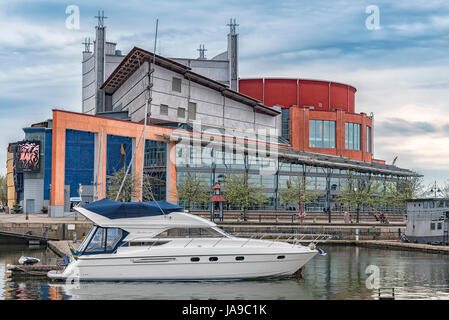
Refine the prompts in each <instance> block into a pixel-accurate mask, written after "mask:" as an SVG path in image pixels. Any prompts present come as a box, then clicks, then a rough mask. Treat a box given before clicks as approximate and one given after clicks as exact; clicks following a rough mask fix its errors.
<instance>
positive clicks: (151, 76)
mask: <svg viewBox="0 0 449 320" xmlns="http://www.w3.org/2000/svg"><path fill="white" fill-rule="evenodd" d="M158 22H159V19H156V32H155V34H154V49H153V62H151V59H149V60H148V62H149V68H148V69H149V70H148V74H147V75H148V76H149V78H148V80H149V81H148V82H149V83H148V87H147V89H148V97H147V101H146V103H145V114H144V115H145V116H144V121H143V141H144V143H143V146H142V170H141V172H140V202H142V201H143V171H144V167H145V146H146V143H145V141H146V140H145V139H146V128H147V119H148V110H150V115H151V100H152V99H151V95H152V92H153V90H152V88H153V79H154V69H153V66H154V65H155V60H156V43H157V28H158Z"/></svg>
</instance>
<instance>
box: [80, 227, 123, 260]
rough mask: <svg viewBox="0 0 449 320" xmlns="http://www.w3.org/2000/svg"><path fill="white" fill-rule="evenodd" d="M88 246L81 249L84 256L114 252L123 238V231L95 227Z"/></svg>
mask: <svg viewBox="0 0 449 320" xmlns="http://www.w3.org/2000/svg"><path fill="white" fill-rule="evenodd" d="M91 232H93V234H92V236H91V237H90V239H87V241H89V242H88V244H87V245H85V248H84V247H83V249H84V251H83V253H84V254H86V253H87V254H91V253H111V252H112V251H114V250H115V248H116V247H117V245H118V243H119V242H120V240H121V239H122V238H123V230H122V229H119V228H102V227H96V228H95V230H93V231H91Z"/></svg>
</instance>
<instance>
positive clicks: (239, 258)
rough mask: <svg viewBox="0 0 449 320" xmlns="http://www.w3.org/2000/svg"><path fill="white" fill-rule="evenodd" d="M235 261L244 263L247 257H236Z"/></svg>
mask: <svg viewBox="0 0 449 320" xmlns="http://www.w3.org/2000/svg"><path fill="white" fill-rule="evenodd" d="M235 260H237V261H243V260H245V257H243V256H237V257H235Z"/></svg>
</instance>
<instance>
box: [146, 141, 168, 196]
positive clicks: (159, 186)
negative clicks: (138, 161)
mask: <svg viewBox="0 0 449 320" xmlns="http://www.w3.org/2000/svg"><path fill="white" fill-rule="evenodd" d="M144 163H145V167H144V170H145V174H147V175H148V176H149V178H150V182H151V186H152V192H153V196H154V198H155V200H165V199H166V185H167V183H166V177H167V170H166V166H167V143H165V142H161V141H153V140H146V141H145V162H144Z"/></svg>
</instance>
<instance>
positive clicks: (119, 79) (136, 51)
mask: <svg viewBox="0 0 449 320" xmlns="http://www.w3.org/2000/svg"><path fill="white" fill-rule="evenodd" d="M153 57H154V60H155V64H156V65H158V66H160V67H162V68H165V69H169V70H171V71H173V72H176V73H179V74H182V75H183V76H184V77H185V78H187V79H189V80H191V81H193V82H196V83H198V84H200V85H203V86H206V87H209V88H211V89H213V90H216V91H219V92H220V93H221V94H223V95H224V96H225V97H227V98H229V99H232V100H235V101H238V102H240V103H244V104H246V105H249V106H251V107H253V108H254V109H255V110H257V111H259V112H262V113H265V114H269V115H272V116H276V115H278V114H280V112H279V111H277V110H275V109H273V108H270V107H267V106H265V105H264V104H262V103H261V102H260V101H259V100H257V99H254V98H252V97H249V96H247V95H244V94H242V93H240V92H237V91H234V90H231V89H229V88H228V87H227V86H226V85H224V84H222V83H220V82H217V81H215V80H212V79H210V78H207V77H205V76H202V75H200V74H198V73H195V72H193V71H192V69H191V68H190V67H187V66H185V65H183V64H181V63H178V62H176V61H173V60H171V59H168V58H164V57H162V56H159V55H157V54H153V53H152V52H149V51H146V50H144V49H141V48H138V47H134V48H133V49H132V50H131V51H130V52H129V53H128V54H127V55H126V57H125V58H123V60H122V62H121V63H120V64H119V65H118V66H117V68H115V70H114V71H113V72H112V73H111V75H110V76H109V78H108V79H106V81H105V82H104V83H103V85H102V86H101V89H103V90H104V91H105V92H106V93H108V94H112V93H114V92H115V91H116V90H117V89H118V88H119V87H120V86H121V85H122V84H123V83H124V82H125V81H126V80H127V79H128V78H129V77H130V76H131V75H132V74H133V73H134V72H136V70H137V69H138V68H139V66H140V65H142V64H143V63H144V62H145V61H149V60H150V59H153Z"/></svg>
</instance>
